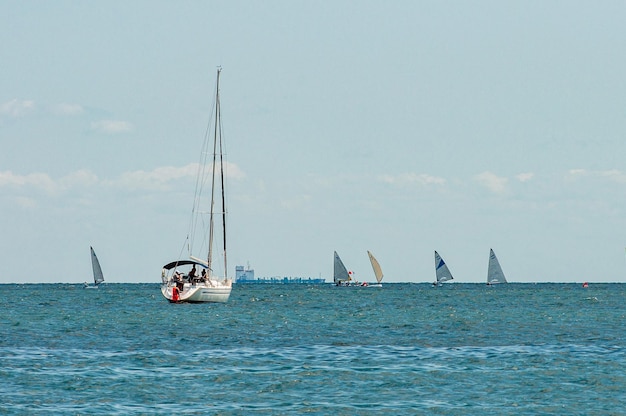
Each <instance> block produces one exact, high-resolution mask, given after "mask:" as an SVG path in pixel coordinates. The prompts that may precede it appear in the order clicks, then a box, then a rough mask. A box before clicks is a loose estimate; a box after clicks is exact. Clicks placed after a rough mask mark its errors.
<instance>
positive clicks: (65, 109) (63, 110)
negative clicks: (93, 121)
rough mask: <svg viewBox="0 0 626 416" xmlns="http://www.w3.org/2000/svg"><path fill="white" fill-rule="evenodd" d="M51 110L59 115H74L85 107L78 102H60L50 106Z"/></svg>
mask: <svg viewBox="0 0 626 416" xmlns="http://www.w3.org/2000/svg"><path fill="white" fill-rule="evenodd" d="M52 112H53V113H54V114H57V115H61V116H76V115H79V114H82V113H84V112H85V109H84V108H83V107H82V106H81V105H79V104H66V103H61V104H57V105H55V106H53V107H52Z"/></svg>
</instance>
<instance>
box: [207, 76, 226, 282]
mask: <svg viewBox="0 0 626 416" xmlns="http://www.w3.org/2000/svg"><path fill="white" fill-rule="evenodd" d="M221 71H222V68H217V85H216V87H215V127H214V129H215V130H214V132H213V166H212V169H213V171H212V174H211V214H210V219H209V221H210V222H209V257H208V259H207V265H208V267H209V272H211V271H213V268H212V267H211V259H212V258H213V224H214V222H213V215H214V209H213V208H214V206H215V162H216V158H217V135H218V132H219V128H218V124H219V115H220V72H221ZM220 147H221V137H220ZM222 180H223V179H222Z"/></svg>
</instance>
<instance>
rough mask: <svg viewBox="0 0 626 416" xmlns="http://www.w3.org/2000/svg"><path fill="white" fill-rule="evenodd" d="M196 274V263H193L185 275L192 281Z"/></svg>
mask: <svg viewBox="0 0 626 416" xmlns="http://www.w3.org/2000/svg"><path fill="white" fill-rule="evenodd" d="M197 276H198V275H197V274H196V265H195V264H194V265H193V266H192V267H191V270H190V271H189V274H188V275H187V277H189V281H190V282H193V281H194V279H195V278H196V277H197Z"/></svg>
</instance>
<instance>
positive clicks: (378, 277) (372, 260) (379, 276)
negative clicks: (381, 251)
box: [367, 251, 383, 287]
mask: <svg viewBox="0 0 626 416" xmlns="http://www.w3.org/2000/svg"><path fill="white" fill-rule="evenodd" d="M367 255H368V256H369V258H370V263H372V269H374V276H376V282H377V283H373V284H368V285H367V286H368V287H383V284H382V283H381V281H382V280H383V270H382V269H381V268H380V263H378V260H376V257H374V255H373V254H372V253H371V252H370V251H368V252H367Z"/></svg>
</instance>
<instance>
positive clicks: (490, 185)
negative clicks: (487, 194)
mask: <svg viewBox="0 0 626 416" xmlns="http://www.w3.org/2000/svg"><path fill="white" fill-rule="evenodd" d="M474 179H475V180H476V181H477V182H478V183H479V184H481V185H483V186H484V187H486V188H487V189H489V190H490V191H491V192H493V193H495V194H502V193H504V192H506V186H507V183H508V181H509V180H508V179H507V178H503V177H500V176H497V175H495V174H494V173H491V172H483V173H479V174H478V175H476V176H474Z"/></svg>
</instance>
